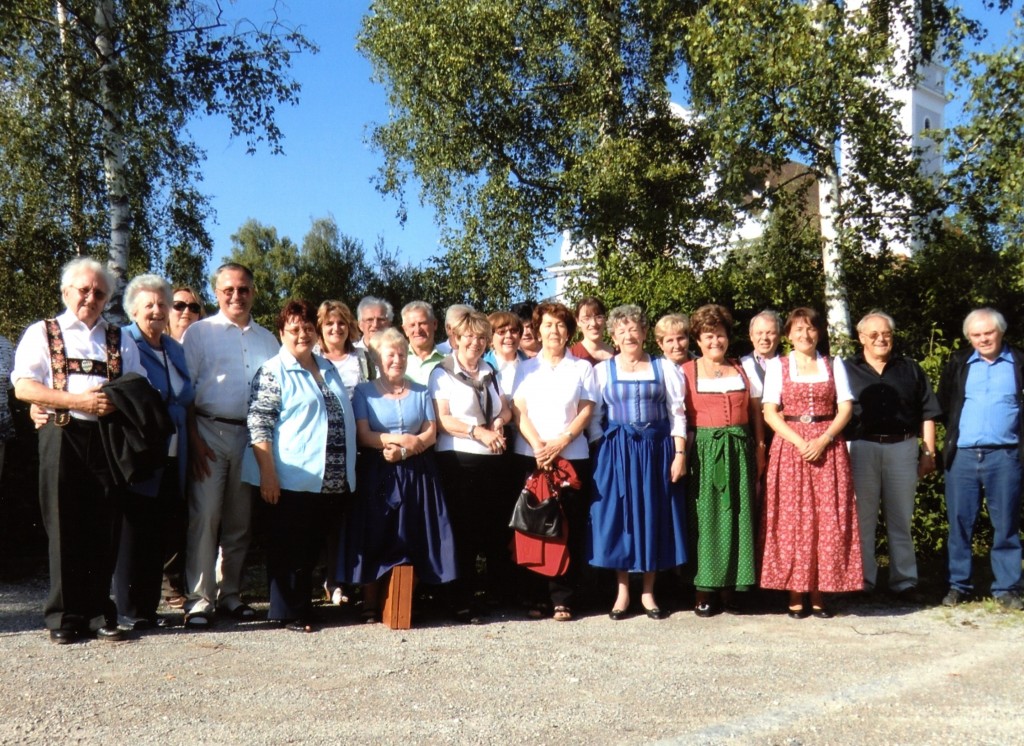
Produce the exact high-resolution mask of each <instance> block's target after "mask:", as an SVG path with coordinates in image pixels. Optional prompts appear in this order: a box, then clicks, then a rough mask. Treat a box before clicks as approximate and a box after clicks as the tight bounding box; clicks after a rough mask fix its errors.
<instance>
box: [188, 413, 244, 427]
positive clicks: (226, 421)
mask: <svg viewBox="0 0 1024 746" xmlns="http://www.w3.org/2000/svg"><path fill="white" fill-rule="evenodd" d="M196 414H197V415H199V416H200V417H202V418H204V419H207V420H213V421H214V422H223V423H224V424H225V425H234V426H235V427H247V426H248V424H247V423H246V421H245V420H233V419H231V418H230V417H214V416H213V415H212V414H203V413H202V412H196Z"/></svg>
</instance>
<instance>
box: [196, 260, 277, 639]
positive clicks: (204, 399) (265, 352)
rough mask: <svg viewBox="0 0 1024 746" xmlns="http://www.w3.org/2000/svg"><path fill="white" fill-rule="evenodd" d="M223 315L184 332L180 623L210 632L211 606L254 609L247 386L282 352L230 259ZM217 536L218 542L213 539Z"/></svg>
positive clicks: (221, 272)
mask: <svg viewBox="0 0 1024 746" xmlns="http://www.w3.org/2000/svg"><path fill="white" fill-rule="evenodd" d="M214 290H215V291H216V294H217V305H218V306H219V308H220V311H219V312H218V313H217V314H215V315H213V316H211V317H209V318H206V319H201V320H199V321H197V322H195V323H194V324H192V325H191V326H190V327H189V328H188V329H187V330H186V332H185V336H184V339H183V344H184V347H185V360H186V362H187V363H188V369H189V374H190V375H191V376H192V385H193V388H194V389H195V392H196V395H195V404H194V407H193V411H192V412H191V413H190V416H189V473H190V483H191V490H190V494H189V525H188V545H187V546H188V548H187V551H186V554H185V574H186V577H187V579H188V586H189V588H188V590H189V594H188V595H189V599H188V602H187V604H186V609H185V625H186V626H188V627H192V628H194V629H202V628H206V627H209V626H210V625H211V624H212V622H213V619H212V616H211V615H212V612H213V611H214V608H215V607H216V608H218V609H219V610H221V611H223V612H224V613H227V614H229V615H231V616H232V617H234V618H235V619H238V620H247V619H252V618H253V617H254V616H255V612H254V611H253V610H252V608H250V607H249V606H248V605H247V604H245V603H243V602H242V599H241V595H240V594H241V585H242V565H243V563H244V561H245V554H246V551H247V550H248V548H249V539H250V523H251V517H252V499H253V498H252V488H251V487H250V486H249V485H247V484H243V483H242V480H241V469H242V456H243V455H244V453H245V450H246V448H247V447H248V430H247V429H246V421H245V418H246V415H247V414H248V411H249V387H250V384H251V383H252V379H253V376H255V375H256V373H257V371H259V369H260V366H261V365H263V363H264V362H266V361H267V360H269V359H270V358H272V357H273V356H274V355H276V354H277V353H278V350H280V347H281V346H280V345H279V344H278V341H277V338H276V337H275V336H274V335H273V334H271V333H270V332H269V331H267V330H266V329H264V328H263V327H262V326H260V325H259V324H257V323H256V322H255V321H253V319H252V314H251V311H252V304H253V300H254V297H255V293H256V288H255V285H254V282H253V276H252V272H251V271H250V270H249V268H248V267H245V266H243V265H241V264H236V263H234V262H231V263H228V264H224V265H222V266H221V267H219V268H218V269H217V273H216V276H215V278H214ZM218 537H219V540H218Z"/></svg>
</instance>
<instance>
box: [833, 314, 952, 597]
mask: <svg viewBox="0 0 1024 746" xmlns="http://www.w3.org/2000/svg"><path fill="white" fill-rule="evenodd" d="M895 328H896V325H895V323H894V322H893V319H892V317H891V316H889V314H887V313H883V312H882V311H871V312H870V313H869V314H868V315H867V316H865V317H864V318H862V319H861V320H860V322H859V323H858V324H857V335H858V337H859V339H860V343H861V346H862V351H861V352H860V354H858V355H855V356H854V357H853V358H852V359H850V360H844V361H843V363H844V364H845V366H846V373H847V377H848V378H849V380H850V389H851V390H852V391H853V417H852V419H851V420H850V424H849V425H848V426H847V427H846V430H845V432H844V434H845V436H846V439H847V442H848V443H849V444H850V467H851V470H852V471H853V486H854V491H855V492H856V494H857V522H858V526H859V528H860V547H861V555H862V557H863V562H864V588H865V589H866V590H869V591H870V590H872V589H873V588H874V587H875V582H876V579H877V575H878V563H877V562H876V561H875V529H876V527H877V526H878V510H879V507H880V506H881V508H882V510H884V511H885V525H886V531H887V535H888V540H889V589H890V590H891V591H892V592H893V593H895V594H896V596H897V598H898V599H899V600H900V601H904V602H913V603H917V602H920V600H921V599H920V597H919V595H918V592H917V590H916V589H917V581H918V576H917V557H916V555H915V553H914V539H913V537H912V536H911V532H910V527H911V523H912V520H913V517H914V495H915V494H916V492H917V480H918V479H919V478H920V477H923V476H925V475H926V474H930V473H931V472H933V471H935V420H936V418H938V417H939V415H940V414H941V413H942V410H941V409H940V408H939V402H938V399H936V398H935V393H934V392H933V391H932V386H931V383H930V382H929V381H928V377H927V376H926V375H925V373H924V371H923V370H922V369H921V366H920V365H918V364H917V363H916V362H915V361H914V360H911V359H910V358H909V357H905V356H903V355H895V354H893V332H894V331H895ZM918 438H920V439H921V442H922V447H921V449H920V454H919V453H918V444H917V441H918Z"/></svg>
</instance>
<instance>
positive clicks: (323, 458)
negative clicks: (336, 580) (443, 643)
mask: <svg viewBox="0 0 1024 746" xmlns="http://www.w3.org/2000/svg"><path fill="white" fill-rule="evenodd" d="M277 331H278V334H280V336H281V351H280V352H279V353H278V354H277V355H276V356H274V357H272V358H271V359H270V360H268V361H267V362H265V363H264V364H263V365H262V366H261V367H260V369H259V372H258V373H257V374H256V376H255V377H254V378H253V382H252V391H251V393H250V396H249V416H248V426H249V443H250V445H251V446H252V449H251V450H250V451H247V452H246V455H245V460H244V462H243V465H242V479H243V480H244V481H245V482H248V483H249V484H253V485H257V486H259V488H260V497H262V498H263V500H264V501H266V502H267V503H268V504H269V505H270V506H271V508H270V510H271V513H270V515H271V518H270V541H269V546H268V548H267V576H268V579H269V581H270V612H269V614H268V618H269V619H270V620H272V621H277V622H280V623H281V625H282V626H284V627H286V628H288V629H290V630H293V631H296V632H312V631H313V627H312V619H311V616H312V601H311V598H310V594H309V588H310V582H311V577H312V572H313V566H314V564H315V563H316V560H317V557H318V556H319V553H320V549H321V547H322V546H323V543H324V540H325V538H326V530H327V527H328V526H329V525H330V523H331V522H330V515H331V513H332V511H337V510H339V509H340V508H341V501H342V499H343V497H344V496H345V495H347V494H348V493H349V492H350V491H351V490H353V489H354V488H355V486H356V475H355V460H356V431H355V430H356V429H355V419H354V418H353V415H352V406H351V404H349V397H348V392H347V391H346V389H345V385H344V384H343V383H342V381H341V376H340V375H339V374H338V371H337V369H336V368H335V367H334V365H332V364H331V362H330V361H328V360H326V359H324V358H322V357H320V356H319V355H314V354H313V345H314V344H316V341H317V334H316V311H315V310H314V308H313V306H311V305H310V304H309V303H307V302H306V301H304V300H292V301H289V302H288V303H286V304H285V306H284V308H283V309H282V310H281V313H280V314H279V315H278V318H277Z"/></svg>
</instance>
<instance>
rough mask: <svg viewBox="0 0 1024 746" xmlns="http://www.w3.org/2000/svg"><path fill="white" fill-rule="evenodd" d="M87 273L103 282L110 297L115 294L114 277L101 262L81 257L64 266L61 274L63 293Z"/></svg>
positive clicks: (89, 257) (88, 257)
mask: <svg viewBox="0 0 1024 746" xmlns="http://www.w3.org/2000/svg"><path fill="white" fill-rule="evenodd" d="M87 272H90V273H92V274H94V275H96V276H97V277H99V278H100V279H101V280H102V281H103V284H104V285H106V286H107V295H108V296H109V295H110V294H111V293H112V292H114V277H113V275H111V274H110V271H109V270H108V269H107V268H106V267H104V266H103V264H102V263H101V262H98V261H96V260H95V259H93V258H92V257H91V256H80V257H77V258H75V259H72V260H71V261H70V262H68V263H67V264H65V265H64V269H63V270H62V271H61V273H60V289H61V290H62V291H63V290H64V289H65V288H69V287H71V286H72V285H74V284H75V280H77V279H78V278H79V277H81V276H82V275H84V274H85V273H87Z"/></svg>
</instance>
